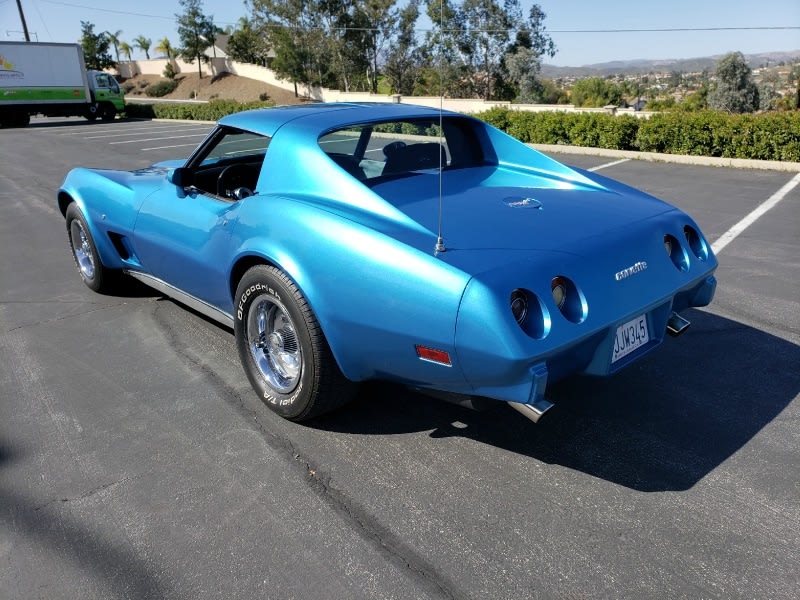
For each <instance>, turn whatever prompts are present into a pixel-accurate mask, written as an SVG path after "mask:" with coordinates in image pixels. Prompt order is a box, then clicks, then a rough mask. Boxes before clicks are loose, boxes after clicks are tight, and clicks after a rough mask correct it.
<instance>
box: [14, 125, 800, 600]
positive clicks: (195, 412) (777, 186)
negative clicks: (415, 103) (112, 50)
mask: <svg viewBox="0 0 800 600" xmlns="http://www.w3.org/2000/svg"><path fill="white" fill-rule="evenodd" d="M209 130H210V126H209V125H202V124H200V125H197V124H186V123H164V122H147V121H140V122H136V121H124V120H117V121H114V122H111V123H91V124H90V123H88V122H86V121H82V120H79V119H64V120H54V119H51V120H39V119H34V121H33V123H32V126H31V127H29V128H27V129H9V130H0V384H1V385H0V390H2V401H1V402H0V597H2V598H4V599H5V598H8V599H28V598H48V599H55V598H71V599H72V598H133V599H144V598H186V599H199V598H276V599H288V598H297V599H306V598H326V599H328V598H329V599H338V598H341V599H353V598H365V599H366V598H370V599H372V598H398V599H399V598H453V599H473V598H474V599H477V598H493V599H494V598H507V599H517V598H665V597H670V598H726V599H727V598H772V599H782V598H786V599H789V598H792V599H793V598H796V597H797V590H798V589H800V571H799V570H798V569H797V565H798V564H800V502H799V501H798V499H799V498H800V460H798V457H799V456H800V402H798V397H800V258H798V257H800V185H797V186H794V187H786V186H787V184H789V183H790V182H792V181H794V180H795V179H798V176H796V175H795V174H793V173H785V172H775V171H755V170H739V169H731V168H712V167H701V166H685V165H674V164H666V163H651V162H644V161H635V160H624V161H619V160H615V159H611V158H607V157H599V156H584V155H568V154H560V155H558V156H557V158H558V159H559V160H562V161H564V162H566V163H568V164H572V165H575V166H579V167H581V168H587V169H595V170H598V171H599V173H600V174H602V175H604V176H607V177H611V178H614V179H618V180H621V181H623V182H625V183H627V184H629V185H632V186H635V187H638V188H641V189H643V190H645V191H647V192H650V193H653V194H655V195H657V196H659V197H661V198H663V199H665V200H667V201H669V202H671V203H673V204H675V205H677V206H679V207H680V208H682V209H684V210H686V211H688V212H689V213H691V214H692V216H693V217H694V218H695V219H696V220H697V222H698V223H699V225H700V226H701V228H702V229H703V230H704V232H705V233H706V235H707V236H708V237H709V239H710V240H711V241H712V243H715V244H720V245H721V242H725V245H724V247H722V249H721V251H720V252H719V255H718V257H719V261H720V268H719V270H718V271H717V278H718V281H719V287H718V291H717V297H716V299H715V301H714V303H713V304H712V305H711V306H710V307H708V308H707V309H703V310H692V311H688V313H687V315H686V316H687V317H688V318H689V319H690V320H691V321H692V326H691V327H690V329H689V330H688V331H687V332H686V333H685V334H684V335H682V336H681V337H679V338H677V339H668V340H667V342H665V344H664V345H663V346H662V348H660V349H659V350H658V351H657V352H655V353H653V354H651V355H649V356H648V357H646V358H645V359H643V360H642V361H640V362H639V363H637V364H635V365H634V366H632V367H631V368H629V369H627V370H626V371H624V372H622V373H620V374H619V375H617V376H615V377H613V378H610V379H604V380H589V379H573V380H570V381H567V382H564V383H562V384H559V385H558V386H556V387H555V389H553V390H552V391H551V397H552V399H553V400H554V402H555V405H556V406H555V408H554V409H553V410H551V411H550V412H549V413H548V415H547V416H546V417H545V418H544V419H543V420H542V421H541V422H540V423H539V424H536V425H534V424H533V423H530V422H528V421H527V420H525V419H524V418H522V417H521V416H520V415H518V414H517V413H516V412H514V411H512V410H510V409H508V408H507V407H505V406H499V407H498V409H497V410H493V411H491V412H489V413H475V412H470V411H468V410H466V409H462V408H460V407H456V406H453V405H449V404H444V403H440V402H438V401H434V400H430V399H428V398H426V397H423V396H420V395H418V394H415V393H413V392H411V391H409V390H406V389H404V388H400V387H396V386H391V385H382V384H373V385H367V386H364V387H363V389H362V391H361V392H360V394H359V396H358V398H357V400H356V401H355V402H354V403H353V404H352V405H349V406H348V407H346V408H345V409H344V410H341V411H339V412H337V413H336V414H334V415H331V416H329V417H326V418H324V419H321V420H318V421H316V422H314V423H312V424H308V425H296V424H292V423H289V422H286V421H283V420H281V419H279V418H278V417H276V416H274V415H273V414H272V413H270V412H269V410H268V409H267V408H266V407H265V406H264V405H263V404H261V403H260V401H259V399H258V398H257V397H255V395H254V394H253V393H252V392H251V390H250V386H249V384H248V382H247V380H246V377H245V376H244V373H243V371H242V369H241V367H240V366H239V363H238V357H237V354H236V351H235V347H234V343H233V336H232V333H231V332H230V331H229V330H227V329H225V328H222V327H220V326H218V325H216V324H214V323H212V322H210V321H208V320H206V319H204V318H203V317H201V316H199V315H197V314H195V313H193V312H191V311H188V310H186V309H185V308H183V307H181V306H180V305H178V304H176V303H174V302H172V301H170V300H168V299H165V298H163V297H161V296H160V295H158V294H157V293H155V292H152V291H150V290H148V289H147V288H143V287H135V286H134V287H132V288H131V290H130V293H129V294H127V295H125V296H99V295H95V294H93V293H92V292H91V291H90V290H88V289H87V288H86V287H85V286H84V285H83V284H82V283H81V281H80V279H79V277H78V275H77V273H76V271H75V268H74V265H73V262H72V258H71V256H70V254H69V250H68V247H67V241H66V233H65V230H64V222H63V218H62V216H61V214H60V212H59V211H58V208H57V207H56V203H55V191H56V190H57V188H58V185H59V184H60V182H61V180H62V178H63V176H64V175H65V173H66V172H67V171H68V170H69V169H70V168H72V167H74V166H78V165H82V166H92V167H104V168H125V169H134V168H139V167H144V166H147V165H149V164H151V163H153V162H156V161H160V160H165V159H169V158H178V157H183V156H187V155H188V154H189V153H190V152H191V150H192V149H193V148H194V147H195V146H196V145H197V144H198V143H199V142H200V141H201V140H202V139H203V137H204V136H205V135H206V133H207V132H208V131H209ZM782 190H784V191H785V193H783V194H782V195H781V192H782ZM766 202H769V205H768V206H770V208H769V210H767V211H766V212H764V214H763V215H762V216H760V218H758V219H757V220H755V221H753V222H752V223H750V224H747V226H746V227H744V228H743V229H741V231H739V232H738V235H736V236H735V237H733V238H730V236H728V237H726V234H728V233H729V232H731V231H736V230H737V225H739V224H741V223H742V220H743V219H745V218H746V217H747V216H748V215H750V214H752V212H753V211H754V210H756V209H758V208H759V207H760V206H763V205H764V203H766ZM729 238H730V239H729Z"/></svg>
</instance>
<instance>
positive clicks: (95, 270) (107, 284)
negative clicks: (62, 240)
mask: <svg viewBox="0 0 800 600" xmlns="http://www.w3.org/2000/svg"><path fill="white" fill-rule="evenodd" d="M66 218H67V237H68V238H69V247H70V249H71V250H72V258H74V259H75V264H76V265H77V267H78V272H79V273H80V275H81V279H83V282H84V283H85V284H86V285H87V286H88V287H89V288H90V289H92V290H94V291H95V292H98V293H106V292H110V291H112V290H113V288H114V286H115V284H116V282H117V276H118V272H117V271H114V270H112V269H108V268H106V267H104V266H103V263H102V262H100V255H99V254H98V253H97V247H96V246H95V244H94V240H93V239H92V234H91V233H90V231H89V226H88V225H87V224H86V219H84V217H83V215H82V214H81V210H80V209H79V208H78V206H77V204H75V203H74V202H73V203H72V204H70V205H69V207H68V208H67V214H66Z"/></svg>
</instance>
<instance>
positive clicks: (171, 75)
mask: <svg viewBox="0 0 800 600" xmlns="http://www.w3.org/2000/svg"><path fill="white" fill-rule="evenodd" d="M177 74H178V73H177V72H176V71H175V65H173V64H172V62H171V61H170V62H167V66H165V67H164V77H166V78H167V79H175V75H177Z"/></svg>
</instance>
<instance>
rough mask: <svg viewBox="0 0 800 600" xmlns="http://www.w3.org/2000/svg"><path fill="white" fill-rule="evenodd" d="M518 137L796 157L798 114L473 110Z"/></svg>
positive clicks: (674, 151) (623, 147) (743, 155)
mask: <svg viewBox="0 0 800 600" xmlns="http://www.w3.org/2000/svg"><path fill="white" fill-rule="evenodd" d="M476 116H477V117H478V118H480V119H483V120H484V121H487V122H488V123H491V124H492V125H494V126H495V127H498V128H499V129H502V130H504V131H506V132H507V133H509V134H510V135H512V136H514V137H516V138H517V139H519V140H521V141H523V142H526V143H533V144H566V145H572V146H590V147H595V148H610V149H616V150H639V151H642V152H663V153H665V154H690V155H695V156H721V157H725V158H755V159H761V160H783V161H800V113H798V112H797V111H795V112H785V113H765V114H759V115H729V114H726V113H722V112H716V111H704V112H697V113H677V112H669V113H660V114H656V115H653V116H651V117H650V118H649V119H637V118H634V117H630V116H627V115H623V116H618V117H615V116H612V115H607V114H600V113H568V112H541V113H532V112H524V111H515V110H508V109H503V108H494V109H492V110H490V111H487V112H484V113H481V114H479V115H476Z"/></svg>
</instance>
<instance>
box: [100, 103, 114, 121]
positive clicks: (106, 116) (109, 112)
mask: <svg viewBox="0 0 800 600" xmlns="http://www.w3.org/2000/svg"><path fill="white" fill-rule="evenodd" d="M98 112H99V113H100V118H101V119H102V120H103V121H113V120H114V117H116V116H117V109H116V108H115V107H114V105H113V104H110V103H109V102H103V103H102V104H101V105H100V108H99V109H98Z"/></svg>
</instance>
